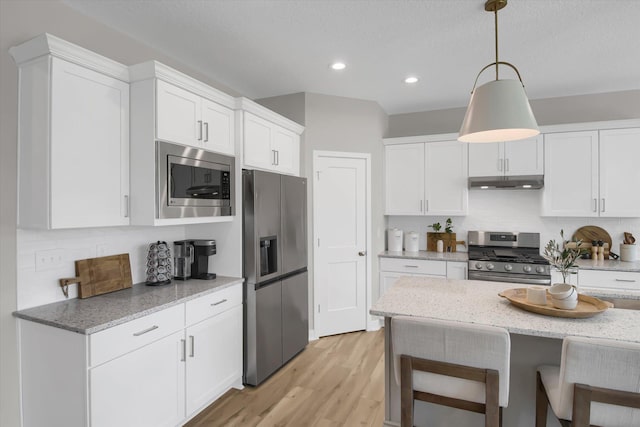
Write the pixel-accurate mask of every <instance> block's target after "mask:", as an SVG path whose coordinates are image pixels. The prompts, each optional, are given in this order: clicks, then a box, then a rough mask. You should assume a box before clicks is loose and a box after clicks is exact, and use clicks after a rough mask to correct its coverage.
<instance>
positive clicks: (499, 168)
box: [498, 159, 504, 172]
mask: <svg viewBox="0 0 640 427" xmlns="http://www.w3.org/2000/svg"><path fill="white" fill-rule="evenodd" d="M502 162H504V160H503V159H498V171H500V172H502Z"/></svg>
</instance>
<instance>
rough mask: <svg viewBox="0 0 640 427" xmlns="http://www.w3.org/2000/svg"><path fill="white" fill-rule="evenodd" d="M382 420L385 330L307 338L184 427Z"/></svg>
mask: <svg viewBox="0 0 640 427" xmlns="http://www.w3.org/2000/svg"><path fill="white" fill-rule="evenodd" d="M383 419H384V329H381V330H379V331H376V332H353V333H349V334H343V335H335V336H331V337H326V338H321V339H319V340H316V341H312V342H310V343H309V344H308V345H307V348H306V349H305V350H304V351H303V352H302V353H300V354H299V355H298V356H297V357H296V358H294V359H293V360H292V361H291V362H289V364H287V365H286V366H285V367H284V368H282V369H281V370H280V371H279V372H277V373H276V374H274V375H273V376H272V377H271V378H269V379H268V380H267V381H265V382H264V383H262V384H261V385H260V386H259V387H256V388H253V387H245V388H244V390H241V391H238V390H235V389H232V390H230V391H229V392H227V393H226V394H225V395H224V396H222V397H221V398H220V399H218V400H217V401H216V402H214V403H213V404H212V405H211V406H209V407H208V408H206V409H205V410H204V411H203V412H201V413H200V414H199V415H198V416H196V417H195V418H194V419H193V420H191V421H190V422H189V423H188V424H187V427H213V426H225V427H226V426H243V427H244V426H296V427H297V426H318V427H320V426H322V427H326V426H375V427H379V426H381V425H382V422H383Z"/></svg>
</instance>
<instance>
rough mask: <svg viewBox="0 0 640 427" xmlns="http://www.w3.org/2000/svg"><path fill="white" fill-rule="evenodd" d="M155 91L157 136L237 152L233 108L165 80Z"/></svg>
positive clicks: (199, 146) (219, 150)
mask: <svg viewBox="0 0 640 427" xmlns="http://www.w3.org/2000/svg"><path fill="white" fill-rule="evenodd" d="M156 91H157V98H156V102H157V107H156V108H157V110H156V111H157V116H156V125H157V138H158V139H161V140H164V141H168V142H177V143H180V144H184V145H191V146H194V147H198V148H203V149H205V150H209V151H216V152H219V153H224V154H230V155H234V154H235V148H234V138H235V136H234V126H233V121H234V114H233V110H232V109H231V108H227V107H225V106H224V105H220V104H218V103H215V102H213V101H211V100H209V99H207V98H204V97H202V96H199V95H196V94H194V93H192V92H190V91H188V90H184V89H182V88H180V87H178V86H175V85H173V84H170V83H167V82H165V81H162V80H157V82H156Z"/></svg>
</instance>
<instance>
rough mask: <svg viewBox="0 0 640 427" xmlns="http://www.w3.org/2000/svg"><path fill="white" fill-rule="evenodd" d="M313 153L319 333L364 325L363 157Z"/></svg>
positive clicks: (365, 162)
mask: <svg viewBox="0 0 640 427" xmlns="http://www.w3.org/2000/svg"><path fill="white" fill-rule="evenodd" d="M359 156H360V157H357V156H350V155H349V153H335V155H328V154H327V155H324V154H316V157H315V161H314V192H313V194H314V196H313V197H314V237H315V239H314V240H315V241H314V246H315V257H314V258H315V263H314V271H315V277H314V288H315V292H314V294H315V306H316V307H315V310H316V317H315V319H316V325H315V328H316V333H317V335H318V336H326V335H333V334H340V333H344V332H351V331H358V330H363V329H366V319H367V282H368V280H367V266H368V263H367V258H368V257H369V255H368V254H367V248H368V246H367V234H368V229H369V227H368V224H367V223H368V220H369V219H368V213H367V212H368V209H370V208H369V203H368V201H367V194H368V193H367V191H368V185H369V184H368V173H367V167H368V161H369V160H368V158H367V157H365V156H366V155H359Z"/></svg>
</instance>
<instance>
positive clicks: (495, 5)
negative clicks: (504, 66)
mask: <svg viewBox="0 0 640 427" xmlns="http://www.w3.org/2000/svg"><path fill="white" fill-rule="evenodd" d="M493 14H494V17H495V21H494V22H495V37H496V80H498V68H499V67H498V64H499V62H498V3H497V2H496V3H495V4H494V5H493Z"/></svg>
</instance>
